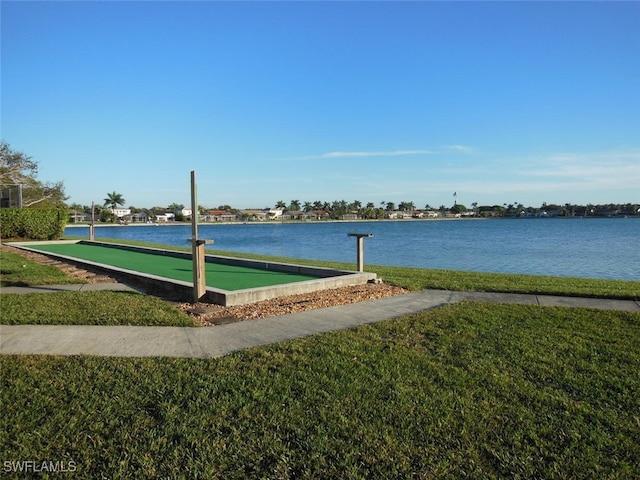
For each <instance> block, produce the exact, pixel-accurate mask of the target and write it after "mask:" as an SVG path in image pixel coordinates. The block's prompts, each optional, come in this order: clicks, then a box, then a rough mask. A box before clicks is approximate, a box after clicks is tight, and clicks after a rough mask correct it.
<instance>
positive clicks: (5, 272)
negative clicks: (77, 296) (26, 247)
mask: <svg viewBox="0 0 640 480" xmlns="http://www.w3.org/2000/svg"><path fill="white" fill-rule="evenodd" d="M68 283H87V282H86V281H84V280H80V279H78V278H74V277H71V276H69V275H67V274H66V273H64V272H63V271H61V270H60V269H59V268H56V267H53V266H51V265H40V264H38V263H36V262H34V261H32V260H29V259H27V258H25V257H23V256H22V255H18V254H17V253H12V252H3V251H0V287H26V286H30V285H60V284H68Z"/></svg>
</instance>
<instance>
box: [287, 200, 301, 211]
mask: <svg viewBox="0 0 640 480" xmlns="http://www.w3.org/2000/svg"><path fill="white" fill-rule="evenodd" d="M289 210H292V211H294V212H297V211H299V210H300V200H291V203H290V204H289Z"/></svg>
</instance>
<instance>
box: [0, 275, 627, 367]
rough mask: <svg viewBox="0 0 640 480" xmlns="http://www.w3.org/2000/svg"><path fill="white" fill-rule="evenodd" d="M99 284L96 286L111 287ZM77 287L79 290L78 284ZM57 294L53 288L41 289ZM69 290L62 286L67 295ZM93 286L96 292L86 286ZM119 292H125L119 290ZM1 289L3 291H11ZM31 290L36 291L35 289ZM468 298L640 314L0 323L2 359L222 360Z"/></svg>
mask: <svg viewBox="0 0 640 480" xmlns="http://www.w3.org/2000/svg"><path fill="white" fill-rule="evenodd" d="M107 285H108V284H96V285H95V288H96V289H103V290H104V289H108V286H107ZM73 287H74V288H77V287H78V286H77V285H76V286H73ZM37 288H38V290H37V291H43V290H40V289H46V290H44V291H51V292H53V291H60V290H56V287H55V286H49V287H37ZM69 288H70V287H69V286H67V287H65V288H64V289H65V290H67V289H69ZM83 288H84V289H91V288H94V287H87V285H84V287H83ZM118 288H122V287H118ZM9 290H10V289H9V288H3V289H2V293H12V292H10V291H9ZM31 291H33V290H31ZM463 300H480V301H488V302H501V303H518V304H530V305H540V306H562V307H588V308H600V309H614V310H628V311H633V312H640V303H638V302H634V301H630V300H628V301H627V300H607V299H595V298H579V297H556V296H547V295H524V294H505V293H488V292H453V291H447V290H423V291H420V292H413V293H409V294H406V295H399V296H395V297H388V298H383V299H380V300H370V301H365V302H360V303H355V304H350V305H343V306H338V307H329V308H324V309H319V310H311V311H307V312H301V313H294V314H289V315H282V316H278V317H271V318H265V319H259V320H246V321H241V322H236V323H230V324H226V325H218V326H215V327H135V326H92V325H1V326H0V353H1V354H45V355H98V356H117V357H186V358H210V357H220V356H223V355H227V354H229V353H232V352H236V351H240V350H244V349H246V348H250V347H255V346H260V345H267V344H271V343H277V342H282V341H285V340H292V339H295V338H301V337H306V336H309V335H314V334H316V333H325V332H330V331H334V330H341V329H345V328H350V327H355V326H357V325H364V324H368V323H375V322H379V321H382V320H387V319H391V318H396V317H400V316H403V315H408V314H412V313H417V312H420V311H423V310H428V309H432V308H436V307H440V306H443V305H447V304H451V303H456V302H460V301H463Z"/></svg>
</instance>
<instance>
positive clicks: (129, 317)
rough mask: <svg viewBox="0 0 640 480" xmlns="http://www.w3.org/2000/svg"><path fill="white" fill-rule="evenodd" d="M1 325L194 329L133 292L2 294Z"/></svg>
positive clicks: (185, 318)
mask: <svg viewBox="0 0 640 480" xmlns="http://www.w3.org/2000/svg"><path fill="white" fill-rule="evenodd" d="M0 302H1V305H2V309H1V310H0V324H4V325H152V326H178V327H194V326H196V323H195V322H194V321H193V319H192V318H191V317H189V316H188V315H186V314H185V313H182V312H181V311H180V310H178V309H177V308H174V307H173V306H172V305H170V304H169V303H167V302H165V301H163V300H161V299H159V298H157V297H152V296H148V295H142V294H139V293H135V292H56V293H28V294H24V293H19V294H18V293H16V294H2V296H1V297H0Z"/></svg>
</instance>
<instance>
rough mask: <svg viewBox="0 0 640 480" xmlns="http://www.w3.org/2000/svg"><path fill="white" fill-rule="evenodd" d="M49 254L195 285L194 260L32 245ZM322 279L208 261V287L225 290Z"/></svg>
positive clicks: (71, 245)
mask: <svg viewBox="0 0 640 480" xmlns="http://www.w3.org/2000/svg"><path fill="white" fill-rule="evenodd" d="M29 247H30V248H32V249H35V250H40V251H45V252H51V253H56V254H59V255H66V256H68V257H74V258H77V259H79V260H88V261H90V262H95V263H102V264H106V265H110V266H113V267H118V268H125V269H127V270H134V271H136V272H140V273H145V274H150V275H157V276H159V277H165V278H171V279H174V280H180V281H183V282H189V283H192V282H193V262H192V261H191V259H186V258H176V257H171V256H167V255H160V254H153V253H143V252H136V251H132V250H125V249H120V248H112V247H103V246H99V245H86V244H81V243H64V244H62V243H61V244H43V245H33V244H32V245H29ZM318 278H319V277H314V276H310V275H301V274H295V273H286V272H277V271H273V270H262V269H259V268H249V267H241V266H235V265H223V264H219V263H210V262H206V280H207V286H209V287H213V288H219V289H222V290H242V289H245V288H258V287H267V286H272V285H282V284H285V283H294V282H303V281H306V280H317V279H318Z"/></svg>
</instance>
